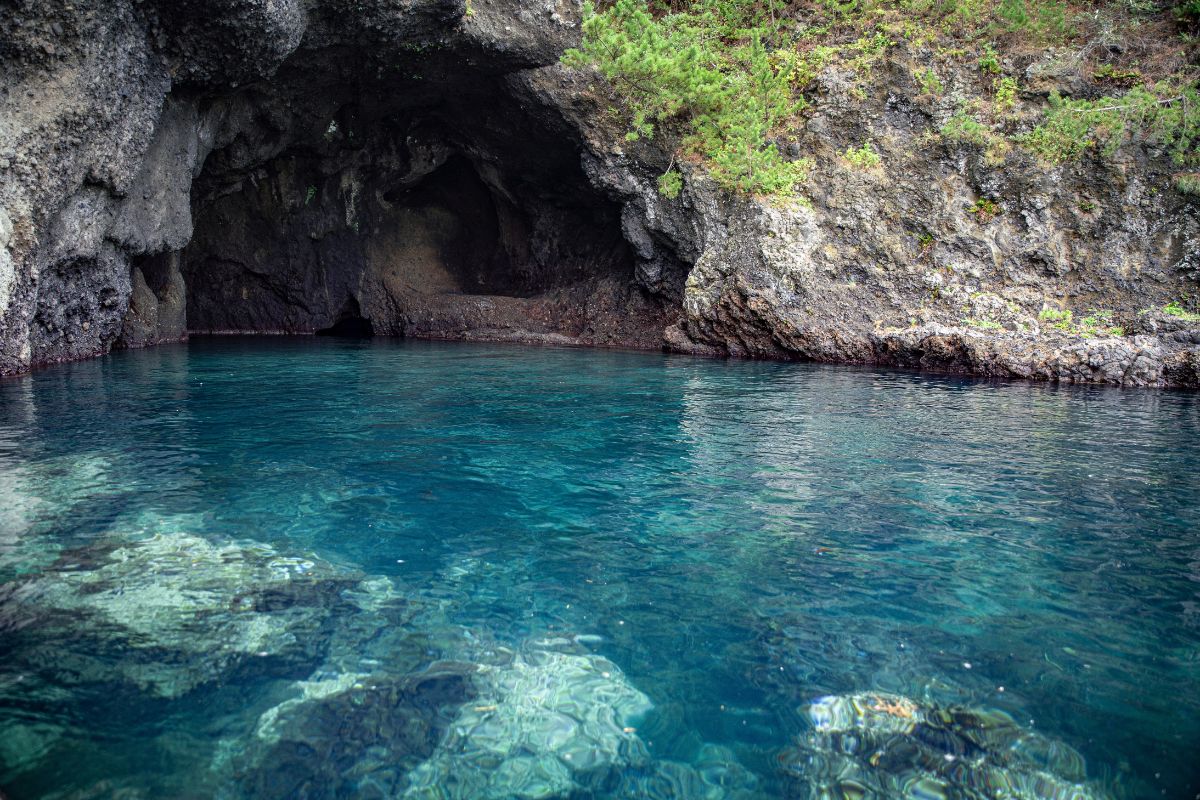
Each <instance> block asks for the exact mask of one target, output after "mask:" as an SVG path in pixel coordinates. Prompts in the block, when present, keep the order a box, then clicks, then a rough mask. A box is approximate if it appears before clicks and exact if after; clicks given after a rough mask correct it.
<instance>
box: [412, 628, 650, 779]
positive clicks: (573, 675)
mask: <svg viewBox="0 0 1200 800" xmlns="http://www.w3.org/2000/svg"><path fill="white" fill-rule="evenodd" d="M477 679H478V681H479V694H478V696H477V697H476V698H475V699H474V700H473V701H472V702H470V703H468V704H466V705H464V706H463V707H462V708H461V709H460V710H459V713H458V715H457V716H456V717H455V719H454V720H453V722H452V723H451V725H450V727H449V730H448V731H447V732H446V736H445V738H444V739H443V740H442V742H441V743H440V744H439V745H438V748H437V750H436V751H435V752H434V753H433V754H432V756H431V757H430V758H429V759H428V760H427V761H425V762H424V763H422V764H421V765H419V766H418V767H417V768H416V769H414V770H413V771H412V772H411V773H410V774H409V780H410V786H409V788H408V790H407V791H406V792H405V794H404V796H405V797H408V798H529V799H530V800H533V799H534V798H548V797H563V796H567V795H569V794H570V793H571V792H572V791H574V790H576V789H579V788H581V787H586V786H596V785H599V784H602V783H604V782H605V781H606V780H608V779H610V778H611V777H612V775H613V773H614V771H616V770H620V769H623V768H626V767H630V766H640V765H644V764H646V763H647V762H648V761H649V754H648V752H647V750H646V747H645V744H644V743H643V742H642V741H641V739H639V738H638V736H637V735H636V731H635V729H634V726H635V725H636V724H637V723H638V721H639V720H640V719H641V717H642V716H643V715H645V714H646V712H648V711H649V710H650V708H651V703H650V699H649V698H648V697H646V695H644V694H642V692H640V691H639V690H638V689H636V688H635V687H634V686H632V685H631V684H630V683H629V682H628V681H627V680H626V678H625V676H624V674H623V673H622V672H621V670H620V669H619V668H618V667H617V666H616V665H615V664H613V663H612V662H610V661H608V660H607V659H605V658H602V657H599V656H595V655H574V654H569V653H560V652H554V651H550V650H540V651H539V650H532V651H530V652H528V653H523V654H517V655H514V656H513V658H512V660H511V661H510V662H509V663H507V664H505V665H503V666H485V667H483V668H481V670H480V673H479V675H478V678H477Z"/></svg>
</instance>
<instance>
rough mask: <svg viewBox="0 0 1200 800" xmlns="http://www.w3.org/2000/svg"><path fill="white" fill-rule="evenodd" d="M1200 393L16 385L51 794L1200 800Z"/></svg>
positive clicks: (803, 380)
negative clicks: (1199, 763)
mask: <svg viewBox="0 0 1200 800" xmlns="http://www.w3.org/2000/svg"><path fill="white" fill-rule="evenodd" d="M1198 471H1200V398H1198V397H1197V396H1195V395H1192V394H1186V393H1164V392H1149V391H1116V390H1108V389H1098V388H1078V389H1065V388H1054V387H1046V386H1037V385H1028V384H996V383H988V382H978V381H965V380H959V379H950V378H939V377H921V376H915V375H909V374H903V373H896V372H884V371H871V370H856V369H839V368H829V367H812V366H805V365H790V364H757V363H725V362H716V361H705V360H695V359H688V358H676V357H667V356H655V355H644V354H627V353H610V352H594V351H593V352H588V351H573V350H539V349H522V348H514V347H504V346H497V347H492V346H466V345H447V344H430V343H402V342H387V341H374V342H353V343H351V342H339V341H336V340H319V341H304V340H300V341H297V340H262V339H258V340H237V339H234V340H212V341H199V342H194V343H193V344H192V345H190V346H178V347H171V346H168V347H162V348H157V349H152V350H146V351H140V352H131V353H122V354H118V355H115V356H112V357H108V358H104V359H100V360H96V361H92V362H86V363H81V364H73V365H64V366H62V367H57V368H54V369H48V370H45V371H42V372H39V373H36V374H35V375H33V376H32V377H28V378H21V379H13V380H7V381H4V382H0V730H3V736H0V789H2V790H3V791H4V793H6V794H8V795H10V796H11V797H12V798H13V799H14V800H23V798H42V797H54V798H68V797H69V798H85V797H86V798H91V797H97V798H98V797H123V798H140V797H146V798H152V797H153V798H156V797H186V798H193V797H194V798H200V797H206V798H207V797H219V798H230V799H232V798H249V797H254V798H276V797H277V798H291V797H313V798H317V797H327V798H333V797H370V798H376V797H412V798H416V797H461V798H475V797H496V798H512V797H522V798H540V797H568V796H570V797H597V798H607V797H662V798H667V797H678V798H705V799H706V800H708V799H709V798H711V799H712V800H716V799H717V798H766V797H799V798H826V797H828V798H842V797H1009V796H1012V797H1022V798H1068V797H1071V798H1080V799H1081V800H1083V799H1085V798H1105V797H1107V798H1125V797H1151V796H1153V797H1160V796H1165V797H1190V796H1193V795H1195V794H1196V793H1197V792H1198V791H1200V782H1198V780H1197V774H1196V772H1197V767H1196V766H1195V764H1194V763H1193V762H1194V761H1195V758H1194V755H1195V753H1196V752H1198V751H1200V603H1198V599H1197V591H1198V588H1197V587H1198V586H1200V533H1198V531H1200V488H1198V484H1197V481H1196V479H1195V475H1196V474H1197V472H1198Z"/></svg>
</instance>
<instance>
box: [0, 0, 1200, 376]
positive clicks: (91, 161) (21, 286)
mask: <svg viewBox="0 0 1200 800" xmlns="http://www.w3.org/2000/svg"><path fill="white" fill-rule="evenodd" d="M580 15H581V10H580V7H579V6H578V5H577V4H576V3H575V2H573V1H571V0H546V1H545V2H536V3H535V2H528V0H473V2H471V3H464V2H461V1H460V0H311V1H309V2H305V1H304V0H171V1H168V0H5V2H4V3H3V4H2V5H0V75H2V77H0V176H2V182H0V374H7V373H16V372H22V371H25V370H28V369H29V368H31V367H33V366H37V365H40V364H46V363H51V362H56V361H63V360H69V359H77V358H83V357H87V356H91V355H96V354H100V353H104V352H107V351H108V350H109V349H111V348H114V347H139V346H145V345H149V344H154V343H157V342H163V341H173V340H179V339H182V338H184V337H186V336H187V335H188V333H189V332H231V331H242V332H285V333H321V332H332V333H359V334H361V333H370V332H373V333H377V334H395V335H407V336H425V337H439V338H462V339H482V340H511V341H529V342H546V343H562V344H582V345H609V346H626V347H638V348H659V347H664V346H665V347H667V348H668V349H671V350H676V351H681V352H690V353H701V354H712V355H735V356H749V357H762V358H800V359H812V360H819V361H830V362H855V363H878V364H894V365H901V366H912V367H919V368H926V369H937V370H951V371H959V372H970V373H980V374H987V375H999V376H1020V377H1029V378H1039V379H1047V380H1062V381H1083V382H1102V383H1112V384H1122V385H1151V386H1162V385H1176V386H1196V385H1200V323H1196V322H1192V321H1190V320H1191V319H1192V317H1191V316H1189V315H1186V314H1184V315H1180V314H1170V313H1166V312H1165V311H1164V310H1163V309H1164V308H1165V307H1168V306H1170V304H1173V303H1178V302H1179V301H1180V300H1184V301H1186V299H1187V298H1191V297H1194V296H1195V295H1197V293H1198V291H1200V253H1198V252H1197V242H1198V239H1200V224H1198V223H1200V216H1198V214H1197V206H1196V200H1195V199H1194V198H1190V197H1188V196H1185V195H1182V194H1180V193H1177V192H1174V191H1172V190H1171V189H1170V188H1169V187H1170V180H1171V175H1172V165H1171V163H1170V160H1169V159H1168V158H1167V156H1166V154H1165V153H1164V152H1159V151H1156V150H1155V149H1154V148H1153V147H1149V146H1131V147H1127V148H1124V149H1122V150H1121V151H1120V152H1119V153H1118V154H1117V156H1115V157H1113V158H1107V159H1103V160H1101V159H1099V158H1096V159H1090V160H1085V161H1083V162H1082V163H1078V164H1071V165H1065V166H1060V167H1055V168H1048V167H1047V166H1046V165H1044V164H1040V163H1038V162H1037V161H1036V160H1035V159H1034V158H1033V157H1032V156H1030V155H1028V154H1024V153H1012V154H1010V155H1009V156H1008V157H1007V159H1006V161H1005V163H1004V164H1003V166H996V165H995V164H994V163H992V159H990V158H989V157H988V153H987V152H985V148H984V147H982V146H979V145H977V144H972V143H970V142H966V143H961V142H960V143H955V142H948V141H943V140H939V141H932V140H930V139H929V138H928V137H927V136H926V134H927V132H928V131H930V130H936V129H938V128H939V126H941V125H943V124H944V123H945V122H946V121H947V120H948V119H949V118H950V117H951V116H952V115H953V114H954V108H955V104H954V93H955V90H956V82H957V83H964V84H965V83H966V82H968V81H969V80H971V77H970V76H968V75H965V74H954V75H953V76H951V77H950V78H949V83H950V84H951V85H950V91H949V92H947V93H946V95H945V96H944V97H943V98H941V99H939V98H931V97H928V96H924V95H923V94H922V92H921V90H920V87H919V86H917V85H916V79H915V78H914V75H915V74H916V73H917V72H918V70H919V66H920V64H921V63H923V59H924V58H925V57H926V56H927V54H926V53H923V52H922V51H921V49H920V47H918V46H916V45H913V44H899V45H897V46H895V47H893V48H891V49H889V51H888V53H887V54H886V56H885V58H884V62H883V64H882V66H881V67H877V68H876V69H875V70H874V74H873V77H872V78H871V80H870V81H868V82H866V84H865V87H864V83H863V81H861V80H857V81H856V80H853V79H852V78H853V76H847V75H846V74H844V73H843V72H842V71H839V70H838V69H836V68H830V69H828V70H826V71H825V72H823V73H822V74H821V75H820V76H819V77H818V81H817V87H818V88H817V91H818V94H819V95H820V97H819V100H820V102H819V103H817V104H815V105H814V109H815V110H814V112H813V113H811V114H809V115H808V116H807V117H806V120H805V123H804V125H805V128H804V131H803V133H802V135H800V136H799V137H798V138H797V139H796V140H795V141H780V142H779V143H778V146H779V147H780V148H782V149H783V150H784V151H785V152H788V153H791V154H792V156H793V157H798V156H799V155H800V154H801V153H803V154H804V155H805V156H807V157H811V158H813V160H814V164H815V165H816V166H815V168H814V172H813V175H812V177H811V178H810V180H809V181H808V183H807V185H806V187H805V193H806V195H807V202H803V203H791V204H781V203H773V202H769V201H766V200H762V199H756V198H750V197H745V196H732V195H730V194H728V193H726V192H724V191H722V190H721V189H720V188H719V187H718V186H717V185H716V184H715V183H714V182H713V181H712V179H711V178H710V177H709V176H708V175H707V174H706V172H705V169H704V168H703V166H702V165H698V164H695V163H691V162H688V161H684V162H683V163H680V164H679V165H678V168H679V169H680V170H681V172H682V176H683V185H682V189H681V191H680V192H679V194H678V196H677V197H673V198H668V197H666V196H664V195H663V194H661V193H660V192H659V191H658V188H657V179H658V176H659V175H661V174H662V173H663V172H664V171H666V170H667V169H668V167H669V165H670V164H671V163H672V157H671V155H670V154H669V153H668V151H667V149H666V148H665V147H664V146H663V145H662V144H661V143H659V142H656V141H653V140H651V141H648V142H647V141H640V142H628V141H626V139H625V138H624V136H623V134H624V127H623V123H622V121H621V120H620V119H618V118H617V116H618V115H616V114H614V113H613V106H614V100H613V98H612V97H611V96H610V95H609V94H608V93H607V90H606V87H605V86H604V85H603V84H601V83H600V82H599V81H597V80H596V79H595V77H594V76H592V75H590V74H589V73H587V72H586V71H578V70H571V69H568V68H566V67H564V66H562V65H560V64H559V59H560V56H561V54H562V53H563V51H564V50H565V49H567V48H568V47H570V46H572V45H573V44H574V43H576V42H577V41H578V38H579V35H580V34H579V28H580V24H579V23H580ZM1039 58H1041V57H1039V56H1031V57H1029V58H1028V59H1026V61H1024V62H1022V63H1014V64H1011V65H1008V66H1009V67H1010V68H1011V69H1013V70H1015V71H1020V72H1021V73H1022V74H1023V75H1026V76H1027V80H1026V81H1025V85H1026V86H1027V87H1028V89H1027V91H1029V92H1033V93H1037V92H1041V93H1042V94H1043V95H1044V94H1045V93H1047V92H1048V91H1049V90H1050V89H1052V88H1055V87H1056V84H1055V80H1056V79H1055V78H1054V76H1053V75H1050V76H1049V77H1047V74H1048V73H1049V71H1048V70H1047V69H1046V68H1045V62H1046V59H1047V58H1049V55H1046V56H1045V57H1044V58H1041V60H1039ZM868 138H869V140H870V141H873V142H875V143H876V147H877V148H878V150H879V153H880V155H881V156H882V158H880V159H879V160H878V163H876V164H874V165H872V166H869V167H868V168H858V167H856V166H854V165H851V164H848V163H847V162H846V159H845V157H844V155H843V154H844V153H845V152H846V151H847V148H848V147H850V146H852V145H855V144H857V143H859V142H862V141H864V140H866V139H868ZM982 201H987V202H988V203H993V202H994V203H995V205H994V206H986V205H985V206H982V207H981V206H980V203H981V202H982ZM972 209H974V210H973V211H972ZM981 211H982V212H984V213H981ZM1175 307H1177V306H1175ZM1088 309H1096V310H1098V313H1099V314H1101V315H1102V318H1103V321H1104V323H1105V325H1104V326H1101V330H1100V331H1099V332H1096V331H1091V332H1089V331H1086V330H1083V329H1081V328H1080V326H1078V325H1072V324H1069V323H1068V324H1062V317H1060V316H1056V315H1058V314H1061V313H1063V312H1065V311H1067V310H1073V311H1074V313H1075V314H1077V315H1078V316H1082V315H1083V314H1085V313H1088ZM1048 312H1049V313H1048ZM1115 328H1119V329H1120V335H1113V333H1112V331H1113V329H1115Z"/></svg>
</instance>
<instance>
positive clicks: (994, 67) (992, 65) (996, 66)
mask: <svg viewBox="0 0 1200 800" xmlns="http://www.w3.org/2000/svg"><path fill="white" fill-rule="evenodd" d="M979 70H980V72H983V73H984V74H985V75H999V74H1000V56H999V55H998V54H997V53H996V48H995V47H993V46H992V45H990V44H987V45H984V47H983V55H982V56H980V57H979Z"/></svg>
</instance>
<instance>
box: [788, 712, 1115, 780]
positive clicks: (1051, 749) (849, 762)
mask: <svg viewBox="0 0 1200 800" xmlns="http://www.w3.org/2000/svg"><path fill="white" fill-rule="evenodd" d="M806 715H807V718H808V720H809V722H810V723H811V725H812V730H811V731H810V732H809V733H808V734H807V735H806V736H804V737H803V738H802V739H801V741H800V743H799V745H798V746H797V747H796V748H795V749H794V750H792V751H789V752H787V753H785V754H784V757H783V761H784V763H785V768H786V770H787V772H788V773H789V774H790V776H791V777H792V778H793V779H794V782H795V784H796V785H797V787H798V788H799V789H800V794H798V795H797V796H806V797H811V798H813V800H827V799H828V800H833V798H838V800H841V798H872V797H880V798H882V797H915V798H917V797H919V798H930V799H932V798H978V799H979V800H985V799H986V798H996V797H1004V798H1012V799H1013V800H1105V798H1107V795H1105V794H1104V793H1103V792H1102V791H1100V790H1099V789H1098V788H1096V787H1095V786H1092V785H1090V784H1088V783H1087V782H1086V771H1085V768H1084V761H1083V757H1082V756H1081V755H1080V754H1079V753H1078V752H1076V751H1075V750H1074V749H1072V748H1071V747H1069V746H1068V745H1066V744H1063V743H1062V742H1057V741H1054V740H1051V739H1048V738H1047V737H1045V736H1042V735H1040V734H1038V733H1035V732H1033V731H1030V730H1027V729H1025V728H1022V727H1021V726H1020V725H1018V724H1017V723H1016V721H1014V720H1013V719H1012V717H1010V716H1008V715H1007V714H1005V713H1004V712H1002V711H998V710H993V709H971V708H963V707H958V706H947V707H943V706H937V705H921V704H918V703H917V702H915V701H913V700H910V699H909V698H907V697H902V696H900V695H893V694H887V693H882V692H875V693H862V694H853V695H841V696H831V697H823V698H821V699H819V700H817V701H815V702H814V703H812V705H810V706H809V707H808V709H807V710H806Z"/></svg>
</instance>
